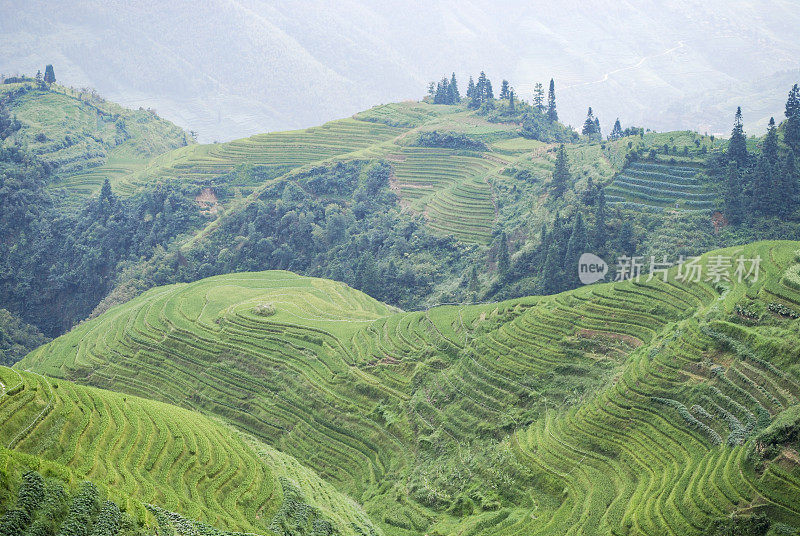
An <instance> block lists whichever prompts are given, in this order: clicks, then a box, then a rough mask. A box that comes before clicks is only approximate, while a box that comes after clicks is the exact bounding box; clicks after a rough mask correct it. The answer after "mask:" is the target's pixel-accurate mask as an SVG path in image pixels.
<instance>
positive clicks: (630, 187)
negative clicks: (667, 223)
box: [606, 162, 714, 211]
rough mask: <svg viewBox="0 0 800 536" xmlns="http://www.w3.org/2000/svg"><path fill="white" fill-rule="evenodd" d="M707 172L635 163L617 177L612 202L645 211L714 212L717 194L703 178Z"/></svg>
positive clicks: (610, 190)
mask: <svg viewBox="0 0 800 536" xmlns="http://www.w3.org/2000/svg"><path fill="white" fill-rule="evenodd" d="M702 172H703V169H702V168H701V167H698V166H693V165H687V164H682V165H675V164H667V163H653V162H634V163H631V164H629V165H627V166H626V167H625V169H623V170H622V172H620V173H619V174H618V175H616V176H615V177H614V180H613V181H612V183H611V185H610V186H609V188H608V189H607V190H606V191H607V193H608V201H609V203H611V204H617V205H620V206H624V207H628V208H640V209H642V210H647V209H655V210H663V209H674V210H678V211H699V210H706V211H707V210H710V209H711V208H712V206H713V200H714V193H713V191H712V189H711V187H710V185H709V184H708V181H707V180H706V179H704V178H703V177H702Z"/></svg>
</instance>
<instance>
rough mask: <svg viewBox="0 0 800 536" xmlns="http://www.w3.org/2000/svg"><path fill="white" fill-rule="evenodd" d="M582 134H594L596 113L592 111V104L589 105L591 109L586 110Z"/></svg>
mask: <svg viewBox="0 0 800 536" xmlns="http://www.w3.org/2000/svg"><path fill="white" fill-rule="evenodd" d="M581 134H583V135H584V136H591V135H592V134H594V113H592V107H591V106H589V111H588V112H586V121H584V122H583V129H582V130H581Z"/></svg>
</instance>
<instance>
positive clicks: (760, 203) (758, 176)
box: [749, 153, 775, 218]
mask: <svg viewBox="0 0 800 536" xmlns="http://www.w3.org/2000/svg"><path fill="white" fill-rule="evenodd" d="M752 182H753V197H752V199H751V202H750V214H749V216H750V217H751V218H758V217H763V216H770V215H772V214H773V210H774V208H775V207H774V205H773V203H772V170H771V166H770V165H769V162H768V161H767V158H766V157H765V156H764V154H763V153H762V154H761V155H760V156H759V157H758V160H757V161H756V167H755V169H754V170H753V173H752Z"/></svg>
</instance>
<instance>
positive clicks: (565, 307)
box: [0, 242, 800, 535]
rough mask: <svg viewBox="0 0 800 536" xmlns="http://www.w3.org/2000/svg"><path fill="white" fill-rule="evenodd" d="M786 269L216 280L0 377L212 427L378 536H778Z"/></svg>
mask: <svg viewBox="0 0 800 536" xmlns="http://www.w3.org/2000/svg"><path fill="white" fill-rule="evenodd" d="M798 250H800V243H797V242H760V243H756V244H753V245H750V246H746V247H742V248H736V249H734V248H731V249H729V250H722V251H716V252H711V253H709V254H707V255H705V256H704V257H703V262H704V263H713V262H714V259H715V258H716V257H717V256H720V255H723V256H730V257H733V258H734V259H735V258H736V257H737V256H739V255H743V256H744V257H745V258H748V259H751V258H755V257H756V256H759V257H760V259H762V262H761V266H760V272H759V277H758V279H757V280H754V279H753V278H752V277H751V278H750V279H747V278H745V279H744V280H743V281H742V282H739V281H737V278H736V277H735V276H734V277H733V278H732V280H731V281H725V280H721V281H717V282H714V281H705V280H704V279H703V278H701V279H700V280H699V281H697V282H690V281H684V280H679V279H676V272H675V271H674V270H673V271H672V272H671V275H670V278H669V279H668V280H667V281H663V280H662V279H661V278H660V277H657V278H653V279H651V280H650V281H647V279H648V278H647V277H646V276H645V277H643V278H642V279H641V280H640V281H626V282H619V283H612V284H600V285H593V286H589V287H583V288H580V289H577V290H575V291H571V292H567V293H563V294H559V295H555V296H547V297H531V298H526V299H520V300H511V301H507V302H502V303H498V304H485V305H475V306H443V307H437V308H433V309H430V310H428V311H417V312H399V311H394V310H391V309H390V308H388V307H386V306H383V305H381V304H380V303H378V302H376V301H374V300H371V299H370V298H369V297H367V296H366V295H364V294H362V293H360V292H357V291H355V290H352V289H350V288H348V287H346V286H344V285H342V284H339V283H334V282H331V281H325V280H317V279H310V278H305V277H299V276H295V275H292V274H289V273H287V272H263V273H247V274H235V275H228V276H218V277H213V278H210V279H205V280H202V281H199V282H197V283H192V284H187V285H175V286H169V287H162V288H157V289H153V290H151V291H149V292H147V293H146V294H144V295H142V296H140V297H139V298H137V299H134V300H133V301H131V302H129V303H127V304H124V305H121V306H117V307H114V308H112V309H111V310H109V311H108V312H106V313H105V314H103V315H101V316H100V317H98V318H96V319H94V320H91V321H88V322H86V323H84V324H82V325H80V326H79V327H77V328H76V329H75V330H73V331H72V332H70V333H68V334H67V335H65V336H62V337H60V338H58V339H56V340H55V341H53V342H52V343H50V344H48V345H46V346H43V347H42V348H40V349H39V350H37V351H35V352H33V353H31V354H30V355H29V356H28V357H27V358H26V359H25V360H24V361H23V362H21V363H20V364H18V365H17V368H18V369H20V370H21V369H27V368H29V369H32V370H34V371H36V372H38V373H40V374H46V375H48V376H51V377H60V378H68V379H71V380H73V381H76V382H79V383H86V384H91V385H94V386H98V387H106V388H112V389H114V390H118V391H120V392H123V393H130V394H135V395H141V396H146V397H150V398H154V399H159V400H163V401H166V402H170V403H172V404H175V405H180V406H184V407H187V408H191V409H197V410H200V411H202V412H204V413H206V414H208V415H214V416H217V417H219V418H221V419H224V420H226V421H228V422H230V423H231V424H233V425H234V426H235V427H237V428H238V429H240V430H243V431H246V432H247V433H248V434H250V435H252V436H255V437H257V438H258V439H259V440H261V441H264V442H265V443H268V444H270V445H272V446H274V447H276V448H277V449H278V450H279V451H281V452H283V453H285V454H288V455H291V456H293V457H294V459H296V460H297V461H298V463H301V464H302V465H303V466H305V467H306V468H308V469H312V470H314V471H315V472H316V474H318V475H320V476H321V477H322V478H323V479H325V480H326V481H327V482H328V483H329V484H330V485H331V486H332V488H335V489H336V490H338V491H340V492H342V493H345V494H347V495H348V496H349V497H350V498H351V499H352V500H354V501H356V502H358V503H361V504H363V505H364V508H365V510H366V512H367V514H368V515H369V516H370V519H371V521H372V522H373V523H374V524H375V525H376V527H379V528H380V529H381V530H382V531H383V532H384V533H385V534H397V535H412V534H413V535H417V534H473V535H474V534H486V535H490V534H491V535H498V534H509V535H511V534H514V535H517V534H519V535H521V534H558V535H563V534H653V535H662V534H675V535H678V534H680V535H683V534H703V533H706V532H707V531H710V530H711V526H712V524H714V523H727V522H730V523H733V522H734V521H731V516H733V518H734V519H738V518H739V517H742V516H748V515H754V514H764V515H766V516H767V518H768V519H769V520H770V523H771V529H770V530H771V534H791V533H795V532H796V531H797V530H798V527H800V506H798V505H800V457H798V451H800V444H798V443H797V437H798V417H797V415H798V408H799V407H800V406H798V403H799V402H800V365H799V356H798V350H797V348H798V344H797V332H798V331H797V330H798V322H799V321H800V320H798V317H800V279H798V276H797V274H798V271H799V270H800V258H798ZM9 374H13V372H10V371H8V372H5V373H4V376H3V381H4V382H5V381H6V378H8V377H9ZM27 378H28V379H29V381H31V382H34V381H36V382H39V383H40V384H41V382H43V381H45V382H47V381H48V380H41V379H40V377H39V376H32V375H27ZM7 383H9V385H13V384H12V383H11V380H9V381H8V382H7ZM59 383H60V385H65V384H64V383H63V382H59ZM44 387H46V386H44ZM44 387H42V388H40V389H39V390H38V391H36V393H35V394H36V396H40V397H42V396H43V391H44ZM59 389H61V387H60V388H59ZM69 389H72V390H77V389H78V388H77V387H69ZM86 392H87V393H93V392H95V391H90V390H87V391H86ZM59 394H60V393H59ZM119 396H120V397H121V396H123V395H119ZM42 404H46V402H44V399H43V402H41V403H40V405H42ZM0 409H2V406H0ZM175 411H177V410H175ZM24 441H25V440H23V443H24ZM65 456H69V454H66V455H65ZM155 467H159V465H156V466H155ZM85 470H86V471H87V472H91V470H92V468H91V467H90V466H89V465H88V464H87V466H86V469H85ZM98 474H100V473H98ZM198 508H199V506H198ZM197 511H198V513H202V512H203V510H202V509H200V510H197ZM248 511H252V509H250V510H245V512H248ZM229 515H233V514H232V513H229ZM242 515H244V516H245V517H246V515H247V514H246V513H245V514H242ZM726 519H727V520H729V521H725V520H726Z"/></svg>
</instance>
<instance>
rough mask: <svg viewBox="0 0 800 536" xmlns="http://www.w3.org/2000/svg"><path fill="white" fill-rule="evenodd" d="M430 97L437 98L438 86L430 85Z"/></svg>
mask: <svg viewBox="0 0 800 536" xmlns="http://www.w3.org/2000/svg"><path fill="white" fill-rule="evenodd" d="M428 96H429V97H430V98H431V99H433V98H434V97H435V96H436V84H435V83H433V82H431V83H429V84H428Z"/></svg>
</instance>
